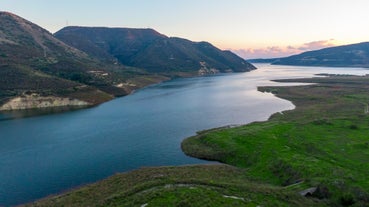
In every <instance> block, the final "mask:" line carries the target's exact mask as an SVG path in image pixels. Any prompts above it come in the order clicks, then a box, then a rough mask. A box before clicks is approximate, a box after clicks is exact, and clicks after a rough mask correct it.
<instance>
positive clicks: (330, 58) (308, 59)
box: [272, 42, 369, 67]
mask: <svg viewBox="0 0 369 207" xmlns="http://www.w3.org/2000/svg"><path fill="white" fill-rule="evenodd" d="M272 64H276V65H302V66H331V67H369V42H363V43H358V44H351V45H344V46H338V47H330V48H325V49H321V50H315V51H310V52H304V53H301V54H299V55H293V56H290V57H286V58H278V59H276V60H275V61H274V62H273V63H272Z"/></svg>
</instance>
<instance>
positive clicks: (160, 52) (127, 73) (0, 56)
mask: <svg viewBox="0 0 369 207" xmlns="http://www.w3.org/2000/svg"><path fill="white" fill-rule="evenodd" d="M56 37H58V38H59V39H58V38H56ZM252 69H255V67H254V66H253V65H251V64H249V63H248V62H246V61H244V60H243V59H241V58H240V57H238V56H236V55H234V54H233V53H231V52H229V51H221V50H219V49H217V48H215V47H214V46H212V45H211V44H209V43H206V42H200V43H195V42H191V41H189V40H185V39H180V38H168V37H167V36H165V35H162V34H160V33H158V32H156V31H154V30H152V29H126V28H113V29H112V28H84V27H67V28H64V29H62V30H61V31H59V32H58V33H56V34H55V35H53V34H51V33H50V32H48V31H47V30H45V29H43V28H41V27H39V26H38V25H36V24H34V23H32V22H30V21H27V20H25V19H23V18H21V17H19V16H17V15H14V14H12V13H8V12H0V77H1V79H0V111H2V110H13V109H28V108H41V107H55V106H70V105H78V106H79V105H96V104H99V103H102V102H105V101H108V100H111V99H112V98H114V97H117V96H123V95H127V94H129V93H130V92H132V91H133V90H135V89H138V88H142V87H144V86H146V85H149V84H153V83H158V82H160V81H164V80H168V79H171V78H173V77H178V76H180V77H188V76H195V75H203V74H209V73H217V72H241V71H249V70H252Z"/></svg>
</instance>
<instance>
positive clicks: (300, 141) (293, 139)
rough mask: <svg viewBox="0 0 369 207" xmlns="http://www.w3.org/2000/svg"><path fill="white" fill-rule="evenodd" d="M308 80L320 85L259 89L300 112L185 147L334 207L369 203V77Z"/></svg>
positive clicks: (218, 133)
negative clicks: (311, 191) (311, 192)
mask: <svg viewBox="0 0 369 207" xmlns="http://www.w3.org/2000/svg"><path fill="white" fill-rule="evenodd" d="M286 81H289V82H294V81H297V80H286ZM300 81H304V82H318V83H319V84H316V85H309V86H298V87H273V88H272V87H262V88H259V90H261V91H268V92H273V93H275V94H276V95H277V96H279V97H281V98H285V99H288V100H291V101H292V102H293V103H294V104H295V105H296V106H297V108H296V109H295V110H292V111H287V112H283V114H275V115H273V116H272V117H271V118H270V119H269V121H267V122H259V123H252V124H249V125H246V126H242V127H238V128H231V129H226V130H215V131H210V132H209V131H208V132H205V133H199V134H198V136H195V137H192V138H189V139H187V140H185V141H184V142H183V143H182V148H183V150H184V151H185V152H186V153H187V154H188V155H191V156H194V157H199V158H204V159H210V160H219V161H221V162H224V163H227V164H230V165H234V166H237V167H240V168H245V169H247V174H248V175H249V176H250V177H251V178H252V179H253V180H256V181H259V182H266V183H269V184H272V185H275V186H289V185H293V184H296V185H294V187H295V188H298V189H303V188H309V187H318V191H317V192H316V193H315V194H316V195H313V196H314V197H316V198H319V199H321V200H326V201H327V202H328V203H327V204H329V205H332V206H335V205H337V206H340V205H342V206H349V205H356V206H368V205H369V173H368V172H369V114H368V103H369V77H353V76H330V77H329V78H314V79H305V80H300Z"/></svg>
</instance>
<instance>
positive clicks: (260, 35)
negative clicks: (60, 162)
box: [0, 0, 369, 59]
mask: <svg viewBox="0 0 369 207" xmlns="http://www.w3.org/2000/svg"><path fill="white" fill-rule="evenodd" d="M368 9H369V0H0V10H1V11H8V12H12V13H14V14H16V15H19V16H21V17H23V18H25V19H27V20H30V21H31V22H33V23H36V24H38V25H39V26H41V27H43V28H45V29H47V30H49V31H50V32H52V33H54V32H56V31H58V30H60V29H61V28H63V27H65V26H106V27H130V28H153V29H155V30H157V31H158V32H160V33H162V34H165V35H167V36H175V37H182V38H186V39H189V40H192V41H208V42H210V43H212V44H213V45H215V46H217V47H219V48H221V49H225V50H232V51H233V52H235V53H237V54H238V55H240V56H242V57H244V58H246V59H251V58H272V57H284V56H289V55H292V54H298V53H301V52H304V51H308V50H315V49H320V48H324V47H329V46H335V45H344V44H352V43H358V42H366V41H369V12H368Z"/></svg>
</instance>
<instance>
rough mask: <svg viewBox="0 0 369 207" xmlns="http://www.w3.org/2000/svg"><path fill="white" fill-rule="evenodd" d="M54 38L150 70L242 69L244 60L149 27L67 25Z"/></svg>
mask: <svg viewBox="0 0 369 207" xmlns="http://www.w3.org/2000/svg"><path fill="white" fill-rule="evenodd" d="M55 37H57V38H58V39H60V40H62V41H63V42H65V43H67V44H69V45H70V46H73V47H75V48H77V49H79V50H81V51H83V52H85V53H87V54H88V55H90V56H91V57H94V58H97V59H100V60H103V61H113V62H114V61H117V62H119V63H121V64H124V65H128V66H133V67H138V68H145V69H147V70H148V71H149V72H173V71H178V72H180V71H181V72H184V71H185V72H199V70H200V69H201V71H200V73H214V72H245V71H249V70H252V69H255V67H254V66H252V65H251V64H249V63H248V62H247V61H245V60H243V59H242V58H240V57H238V56H237V55H235V54H233V53H231V52H230V51H222V50H220V49H218V48H216V47H214V46H213V45H211V44H210V43H208V42H192V41H189V40H186V39H182V38H176V37H167V36H165V35H163V34H160V33H158V32H156V31H155V30H152V29H128V28H102V27H66V28H64V29H62V30H60V31H58V32H56V33H55Z"/></svg>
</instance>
